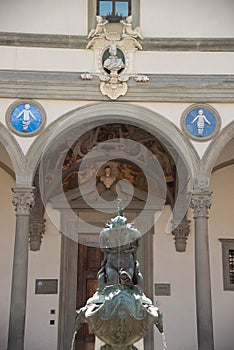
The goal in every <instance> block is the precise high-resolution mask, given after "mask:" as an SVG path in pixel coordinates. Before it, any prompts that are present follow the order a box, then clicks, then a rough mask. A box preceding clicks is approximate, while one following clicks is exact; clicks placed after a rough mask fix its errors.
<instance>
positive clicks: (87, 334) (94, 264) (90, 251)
mask: <svg viewBox="0 0 234 350" xmlns="http://www.w3.org/2000/svg"><path fill="white" fill-rule="evenodd" d="M102 259H103V253H102V252H101V251H100V249H99V248H94V247H88V246H85V245H82V244H79V245H78V268H77V271H78V278H77V309H79V308H81V307H83V306H84V305H85V304H86V301H87V299H88V298H90V297H91V296H92V295H93V294H94V293H95V292H96V289H97V273H98V270H99V269H100V267H101V262H102ZM94 339H95V336H94V333H93V332H92V330H91V329H90V327H89V326H88V325H87V324H86V325H84V326H82V327H81V328H80V330H79V331H78V334H77V350H94Z"/></svg>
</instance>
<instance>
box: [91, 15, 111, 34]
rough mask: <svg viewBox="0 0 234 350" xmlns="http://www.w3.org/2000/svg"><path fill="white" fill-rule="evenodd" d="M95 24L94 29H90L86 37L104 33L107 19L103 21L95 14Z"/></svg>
mask: <svg viewBox="0 0 234 350" xmlns="http://www.w3.org/2000/svg"><path fill="white" fill-rule="evenodd" d="M96 21H97V26H96V28H95V29H91V30H90V32H89V35H88V39H90V38H93V37H94V36H99V35H101V34H105V33H106V24H107V23H108V21H107V20H106V21H104V20H103V18H102V17H101V16H96Z"/></svg>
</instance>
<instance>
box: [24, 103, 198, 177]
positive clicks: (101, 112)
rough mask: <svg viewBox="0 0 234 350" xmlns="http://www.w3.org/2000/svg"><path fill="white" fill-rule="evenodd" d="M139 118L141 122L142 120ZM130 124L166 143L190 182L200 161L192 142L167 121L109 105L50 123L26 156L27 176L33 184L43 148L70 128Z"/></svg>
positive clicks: (135, 108) (136, 109) (81, 110)
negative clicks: (94, 123)
mask: <svg viewBox="0 0 234 350" xmlns="http://www.w3.org/2000/svg"><path fill="white" fill-rule="evenodd" d="M142 116H144V119H143V120H142ZM97 120H99V121H100V122H103V123H105V122H109V121H110V120H111V121H112V122H113V121H114V122H115V121H116V122H123V123H127V122H132V123H134V122H135V123H138V125H139V126H142V127H148V129H150V130H152V131H155V132H156V131H157V132H158V134H159V135H161V136H162V137H164V138H165V139H167V140H169V142H170V144H171V145H172V146H173V147H174V148H175V149H176V150H177V152H178V153H179V154H180V156H181V157H182V158H183V160H184V162H185V163H186V164H187V166H188V168H189V169H190V172H191V178H192V180H194V179H196V178H197V177H198V174H199V165H200V160H199V156H198V154H197V153H196V151H195V149H194V147H193V146H192V144H191V142H190V141H189V140H188V139H187V138H186V137H184V135H183V134H182V132H181V131H180V130H179V129H178V128H177V127H176V126H175V125H174V124H173V123H172V122H171V121H169V120H168V119H167V118H166V117H164V116H162V115H160V114H158V113H156V112H154V111H152V110H150V109H148V108H145V107H142V106H136V105H132V104H126V103H119V102H111V103H98V104H97V103H95V104H90V105H86V106H83V107H80V108H77V109H75V110H72V111H70V112H69V113H66V114H65V115H63V116H61V117H60V118H58V119H57V120H56V121H54V122H53V123H51V124H50V125H49V126H48V127H47V128H46V129H45V130H44V132H43V133H42V134H41V135H40V136H38V137H37V138H36V140H35V141H34V142H33V144H32V146H31V147H30V149H29V151H28V153H27V155H26V172H27V173H28V174H29V176H30V182H31V183H32V181H33V177H34V174H35V171H36V169H37V166H38V164H39V161H40V158H41V156H42V154H43V151H44V149H45V145H48V144H50V143H53V140H54V139H55V138H56V137H58V136H59V135H61V134H62V133H63V132H64V131H65V130H66V129H68V128H71V127H72V126H73V125H76V126H78V125H82V124H84V123H87V122H92V121H97Z"/></svg>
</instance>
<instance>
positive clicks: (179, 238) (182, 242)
mask: <svg viewBox="0 0 234 350" xmlns="http://www.w3.org/2000/svg"><path fill="white" fill-rule="evenodd" d="M190 222H191V221H190V220H187V219H183V220H182V221H181V222H180V223H179V225H178V226H177V227H176V228H175V229H173V231H172V234H173V236H174V240H175V247H176V251H177V252H185V250H186V244H187V240H188V235H189V232H190V227H189V225H190Z"/></svg>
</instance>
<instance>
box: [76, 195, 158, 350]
mask: <svg viewBox="0 0 234 350" xmlns="http://www.w3.org/2000/svg"><path fill="white" fill-rule="evenodd" d="M140 239H141V233H140V232H139V231H138V230H137V229H136V228H135V227H134V226H133V225H131V224H129V223H127V219H126V218H125V216H124V214H123V210H122V208H121V201H119V205H118V214H117V216H116V217H115V218H114V219H111V221H110V222H108V223H107V224H106V227H105V228H104V229H103V230H102V231H101V232H100V249H101V250H102V251H103V252H104V255H105V256H104V260H103V262H102V267H101V269H100V271H99V273H98V289H97V291H96V293H95V294H94V295H93V297H92V298H90V299H89V300H88V301H87V303H86V305H85V306H84V307H83V308H81V309H80V310H78V311H77V312H76V329H77V330H78V329H79V328H80V327H81V326H82V324H84V323H88V324H89V326H90V327H91V328H92V329H93V331H94V333H95V335H96V336H97V337H98V338H99V339H101V340H102V341H103V342H104V343H105V345H104V346H102V347H101V349H100V350H134V349H136V347H135V346H134V345H133V344H134V343H136V342H137V341H139V340H140V339H142V338H143V337H144V336H145V335H146V333H147V332H148V330H149V329H150V327H151V326H152V325H153V324H155V325H156V326H157V328H158V329H159V331H160V332H161V333H162V332H163V321H162V313H161V312H160V311H159V310H158V308H157V307H155V306H154V305H153V303H152V301H151V300H150V299H149V298H147V297H146V296H145V295H144V293H143V290H142V282H143V277H142V275H141V273H140V270H139V263H138V261H137V260H136V251H137V248H138V245H139V241H140Z"/></svg>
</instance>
